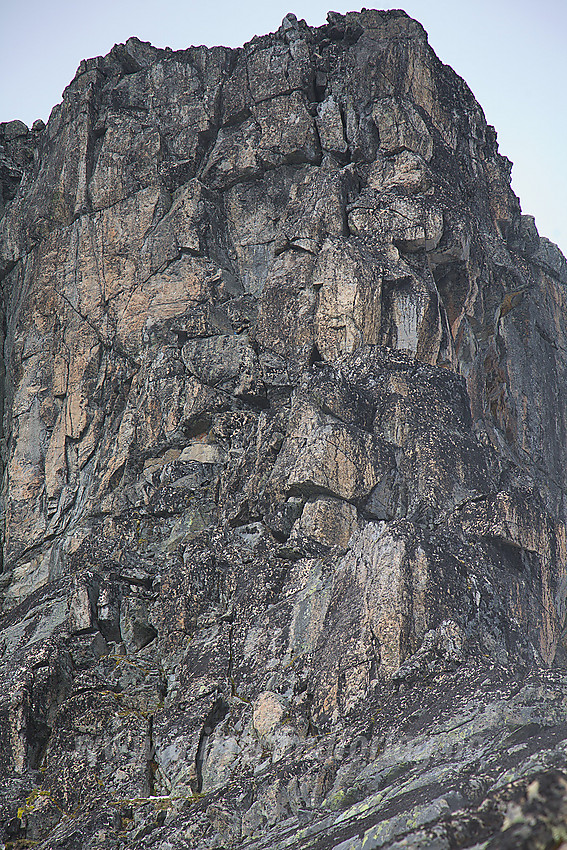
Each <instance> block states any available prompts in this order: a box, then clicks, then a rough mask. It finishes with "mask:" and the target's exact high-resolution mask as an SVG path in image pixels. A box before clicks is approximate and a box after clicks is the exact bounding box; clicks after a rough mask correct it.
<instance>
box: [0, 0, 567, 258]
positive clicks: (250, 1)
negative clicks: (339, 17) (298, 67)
mask: <svg viewBox="0 0 567 850" xmlns="http://www.w3.org/2000/svg"><path fill="white" fill-rule="evenodd" d="M0 3H1V6H0V8H1V9H2V12H1V18H0V21H1V28H0V29H1V31H0V80H1V83H0V121H10V120H12V119H14V118H19V119H20V120H22V121H25V123H26V124H28V125H30V124H31V123H32V122H33V121H34V120H35V119H36V118H42V119H43V120H45V121H46V120H47V118H48V117H49V113H50V111H51V109H52V107H53V106H54V105H55V104H56V103H58V102H59V101H60V100H61V93H62V91H63V89H64V88H65V86H66V85H67V84H68V83H69V81H70V80H71V79H72V77H73V76H74V74H75V70H76V68H77V66H78V64H79V62H80V60H81V59H83V58H87V57H91V56H97V55H101V54H105V53H108V51H109V50H110V49H111V47H112V46H113V44H115V43H117V42H123V41H125V40H126V39H127V38H129V37H130V36H131V35H136V36H138V37H139V38H141V39H143V40H144V41H150V42H152V44H154V45H156V46H157V47H166V46H169V47H172V48H173V49H174V50H177V49H183V48H185V47H189V46H190V45H194V44H207V45H213V44H224V45H227V46H231V47H237V46H240V45H242V44H243V43H244V42H245V41H249V40H250V39H251V38H252V37H253V36H254V35H262V34H264V33H266V32H272V31H273V30H275V29H277V28H278V26H279V24H280V22H281V19H282V18H283V16H284V15H285V14H286V13H287V12H294V13H295V14H296V15H297V17H298V18H305V20H306V21H307V22H308V23H309V24H312V25H316V26H317V25H321V24H323V23H324V22H325V18H326V13H327V11H328V9H329V8H332V9H334V11H337V12H346V11H349V10H351V9H359V8H360V6H356V5H353V4H351V3H332V0H322V1H321V0H284V2H280V0H272V2H265V0H264V2H259V0H240V2H237V3H235V2H233V0H230V2H228V0H209V2H203V0H200V2H195V0H188V2H185V3H183V2H181V0H152V2H149V1H148V0H97V2H96V3H93V2H88V3H86V2H83V0H50V2H48V1H46V0H24V2H22V0H20V1H19V2H17V0H0ZM366 3H367V4H368V5H369V6H372V7H373V8H378V9H388V8H396V5H399V6H401V8H403V9H405V11H406V12H407V13H408V14H409V15H411V16H412V17H414V18H417V19H418V20H419V21H421V23H422V24H423V26H424V27H425V29H426V30H427V32H428V33H429V42H430V44H431V46H432V47H433V49H434V50H435V52H436V53H437V55H438V56H439V58H440V59H441V60H442V61H443V62H445V63H447V64H449V65H452V67H453V68H454V69H455V70H456V71H457V73H458V74H460V75H461V76H462V77H464V78H465V80H466V81H467V83H468V84H469V86H470V87H471V89H472V91H473V92H474V94H475V95H476V97H477V100H478V101H479V102H480V104H481V106H482V107H483V109H484V111H485V114H486V117H487V120H488V121H489V123H491V124H494V126H495V127H496V130H497V131H498V139H499V144H500V151H501V153H503V154H505V155H506V156H507V157H509V159H511V160H512V162H513V163H514V169H513V171H512V186H513V188H514V190H515V192H516V194H517V195H519V196H520V200H521V204H522V210H523V212H525V213H529V214H531V215H535V217H536V223H537V225H538V229H539V232H540V234H541V235H543V236H547V237H549V238H550V239H552V240H553V241H554V242H557V243H558V244H559V245H560V247H561V248H562V250H563V252H564V253H567V212H566V209H567V145H566V141H565V140H566V139H567V0H538V1H537V2H535V0H530V2H528V0H408V2H405V3H401V4H394V3H381V2H374V3H372V2H371V0H366Z"/></svg>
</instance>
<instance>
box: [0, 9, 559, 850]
mask: <svg viewBox="0 0 567 850" xmlns="http://www.w3.org/2000/svg"><path fill="white" fill-rule="evenodd" d="M13 124H14V122H12V125H13ZM12 125H3V127H4V128H5V129H4V130H3V131H2V132H3V136H2V137H1V138H2V139H3V140H4V150H5V152H6V156H5V160H6V162H8V161H9V162H10V163H12V165H10V168H6V169H5V172H4V171H2V174H1V176H2V179H3V180H4V185H5V186H6V187H7V188H6V190H5V192H4V195H3V197H5V198H7V199H8V202H7V206H6V211H5V215H4V217H3V218H2V220H1V223H0V242H1V252H2V253H1V259H0V268H1V270H2V274H3V293H4V313H5V321H4V369H5V394H4V430H3V435H4V438H3V465H4V480H3V501H4V530H3V534H4V538H3V542H4V546H3V551H4V561H3V572H2V576H1V583H2V598H3V603H2V604H3V611H4V617H3V621H2V623H3V626H2V628H3V631H2V639H3V641H4V647H5V649H4V663H5V671H4V674H3V675H4V676H5V680H6V682H8V683H9V687H7V688H6V691H5V693H4V694H3V696H2V705H1V706H0V710H1V712H2V716H3V721H4V722H3V727H2V728H3V732H2V741H1V742H0V746H1V748H2V759H3V764H4V765H5V766H6V770H7V777H8V778H7V779H6V783H5V800H6V804H5V808H6V818H7V820H6V823H7V826H6V836H7V839H8V838H10V839H11V840H13V841H14V842H17V841H19V840H21V841H29V840H32V841H39V842H40V844H39V846H40V847H45V848H47V847H50V848H51V847H56V846H57V847H61V848H63V847H68V848H71V847H81V848H82V847H109V848H110V847H112V848H114V847H119V846H132V847H145V846H153V847H163V848H164V850H165V848H166V847H171V846H174V847H199V848H200V847H203V848H204V847H221V846H222V847H225V846H250V847H257V848H260V847H264V846H266V847H268V846H269V847H276V846H277V847H280V846H281V847H282V848H283V847H293V846H297V847H300V846H301V847H308V846H309V847H311V846H313V847H320V848H322V847H329V848H330V847H335V846H337V847H338V846H340V847H341V850H343V848H346V847H353V848H355V849H356V848H358V847H359V846H363V847H364V848H368V847H378V846H385V845H386V844H387V843H388V842H390V844H391V843H392V842H393V841H394V840H397V839H398V837H399V836H402V837H403V836H404V835H406V834H410V833H412V832H413V833H416V834H418V832H419V830H418V827H420V828H421V827H423V829H429V827H428V826H427V825H428V824H430V823H437V821H439V819H440V818H442V817H444V818H445V820H444V821H443V823H444V824H445V826H443V827H442V829H444V830H445V832H444V833H443V835H441V832H439V835H437V837H435V836H433V837H431V836H429V838H431V841H433V840H439V841H442V840H446V841H447V842H450V841H453V842H454V841H456V840H457V839H455V838H454V833H455V834H456V833H458V832H459V828H460V827H459V826H458V824H462V823H465V824H469V826H468V827H466V828H465V827H463V829H462V830H461V832H462V842H461V843H460V844H455V843H453V844H450V843H446V844H438V845H437V844H436V845H433V844H431V846H432V847H433V846H436V847H437V846H442V847H445V846H447V847H449V846H451V847H453V846H459V847H461V846H463V847H465V846H472V845H473V844H474V843H475V842H476V843H478V841H479V840H480V839H479V838H478V836H476V837H475V835H476V833H475V832H474V829H472V827H471V826H470V823H469V820H470V819H471V818H472V819H473V820H474V819H475V818H476V819H477V820H476V821H475V823H476V822H477V821H478V822H480V821H482V818H483V817H484V815H482V814H476V815H472V814H470V812H471V811H472V809H474V806H476V805H477V804H479V803H480V802H481V799H482V796H483V794H489V793H490V794H492V795H493V798H494V799H496V800H497V801H498V800H500V802H494V801H493V803H492V804H491V805H492V806H493V808H492V809H491V811H493V812H499V813H500V814H494V817H492V816H491V817H492V820H491V818H486V819H485V820H486V823H484V825H483V826H482V828H481V827H480V826H479V827H478V830H479V832H478V834H479V835H480V836H481V837H482V836H483V835H484V836H485V837H486V836H490V835H491V834H492V833H494V832H497V831H498V830H500V828H501V827H506V826H507V821H506V817H507V815H506V811H507V810H506V805H508V802H506V801H508V798H509V799H512V798H514V794H515V795H516V798H518V795H520V798H521V800H520V802H518V799H516V798H514V799H515V802H514V805H515V806H516V808H517V809H518V810H520V809H521V807H522V806H524V805H525V806H528V807H529V804H530V799H531V798H530V797H529V794H528V796H527V797H525V799H524V798H523V797H521V795H522V794H523V793H524V790H523V787H522V786H521V782H522V781H524V778H525V777H529V776H530V775H531V774H530V770H531V771H532V773H533V772H534V771H535V769H536V767H537V769H543V768H551V767H558V766H559V764H556V761H554V759H556V754H557V752H560V751H561V747H563V748H564V746H565V743H564V737H562V735H561V733H560V731H558V730H560V729H562V728H564V724H565V722H566V720H567V718H565V717H564V708H560V707H559V706H560V705H562V704H563V703H562V699H563V698H562V696H561V694H562V693H563V691H562V689H564V688H565V682H564V678H563V674H562V673H561V672H560V671H561V670H562V669H563V668H564V666H565V663H566V660H567V656H566V652H567V646H566V644H565V638H564V627H565V610H566V604H565V599H566V597H567V579H566V551H565V550H566V539H565V519H566V510H565V490H566V475H567V473H566V470H567V458H566V457H565V455H566V452H567V435H566V390H565V387H566V386H567V382H566V378H567V375H566V371H567V358H566V352H567V340H566V316H567V313H566V310H565V298H566V293H567V289H566V286H567V264H566V261H565V259H564V258H563V257H562V255H561V254H560V252H559V250H558V249H557V248H556V247H555V246H553V245H552V244H551V243H549V242H548V241H547V240H545V239H541V238H540V237H539V235H538V233H537V230H536V228H535V225H534V222H533V219H532V218H530V217H529V216H523V215H522V214H521V211H520V208H519V203H518V200H517V198H516V197H515V196H514V194H513V193H512V191H511V189H510V168H511V166H510V163H509V162H508V160H506V159H505V158H504V157H502V156H501V155H500V154H499V152H498V148H497V144H496V134H495V132H494V130H493V128H491V127H489V126H487V125H486V122H485V119H484V116H483V113H482V110H481V108H480V107H479V105H478V104H477V103H476V101H475V99H474V97H473V95H472V94H471V92H470V91H469V89H468V88H467V86H466V84H465V83H464V82H463V81H462V80H461V79H460V78H459V77H457V76H456V75H455V73H454V72H453V71H452V70H451V69H450V68H448V67H447V66H445V65H443V64H442V63H441V62H440V61H439V60H438V59H437V57H436V56H435V55H434V53H433V52H432V51H431V49H430V47H429V46H428V44H427V37H426V34H425V32H424V30H423V28H422V27H421V25H420V24H418V23H417V22H416V21H413V20H411V19H410V18H408V17H407V16H406V15H405V14H404V13H402V12H377V11H364V12H361V13H352V14H348V15H346V16H340V15H335V14H332V13H331V14H330V15H329V22H328V24H327V25H326V26H324V27H321V28H318V29H312V28H309V27H307V26H306V25H305V23H304V22H298V21H297V20H296V19H295V18H294V17H293V16H291V15H289V16H287V17H286V18H285V19H284V21H283V23H282V26H281V28H280V29H279V30H278V32H277V33H275V34H273V35H269V36H264V37H261V38H255V39H254V40H253V41H252V42H250V43H249V44H247V45H245V47H243V48H242V49H239V50H229V49H226V48H212V49H207V48H203V47H200V48H190V49H188V50H186V51H182V52H173V51H170V50H158V49H156V48H153V47H151V46H150V45H148V44H144V43H142V42H139V41H138V40H136V39H130V40H129V41H128V42H127V43H126V44H124V45H117V46H116V47H115V48H113V50H112V51H111V53H110V54H109V55H108V56H106V57H102V58H97V59H91V60H88V61H86V62H83V63H82V64H81V66H80V68H79V70H78V72H77V75H76V77H75V79H74V80H73V81H72V83H71V84H70V86H69V87H68V88H67V89H66V91H65V93H64V98H63V102H62V103H61V104H60V105H59V106H57V107H56V108H55V109H54V110H53V113H52V115H51V118H50V120H49V122H48V125H47V127H46V128H45V129H43V130H42V129H41V127H37V128H36V129H35V130H34V131H33V133H31V134H27V135H26V134H24V133H23V130H21V127H20V128H19V130H18V128H17V127H16V128H15V129H14V127H13V126H12ZM16 130H18V132H20V131H21V132H20V135H18V133H17V132H16ZM28 136H29V137H30V138H31V137H33V147H35V150H36V153H35V155H34V154H33V151H32V148H31V147H29V145H30V144H31V143H30V141H29V138H28ZM20 137H21V138H23V139H24V140H26V144H27V145H28V148H29V150H28V149H26V151H27V153H25V156H24V154H22V153H21V151H22V150H23V147H22V145H23V142H17V144H16V143H15V142H14V139H20ZM30 151H31V152H30ZM18 157H19V160H18ZM16 160H17V161H16ZM14 162H16V165H14ZM16 166H17V167H16ZM10 169H11V170H10ZM20 174H22V175H23V176H22V177H21V182H20V184H19V189H18V190H17V192H16V193H15V194H14V192H15V186H16V184H17V183H18V180H19V179H20ZM549 668H551V672H543V671H545V670H549ZM528 671H529V672H528ZM538 671H539V672H538ZM553 671H555V672H553ZM526 676H527V677H528V678H527V679H526V678H525V677H526ZM530 676H532V677H534V678H533V682H532V680H530V679H529V677H530ZM538 677H539V678H538ZM518 680H520V683H519V684H518V687H513V683H514V682H518ZM522 683H523V684H522ZM538 683H539V684H538ZM538 687H539V689H540V690H539V693H540V695H543V696H542V701H543V707H542V705H540V704H539V703H537V701H536V700H534V699H533V698H532V697H530V694H533V693H535V691H537V689H538ZM425 688H430V689H431V693H430V694H429V696H424V689H425ZM518 688H519V689H518ZM530 688H531V690H530ZM447 694H452V697H451V699H449V700H448V699H447ZM400 695H402V696H400ZM404 695H405V696H404ZM499 695H500V696H499ZM499 699H500V702H499ZM540 702H541V701H540ZM536 703H537V704H536ZM424 705H425V706H427V707H426V708H424ZM491 705H492V706H493V710H492V713H491V711H489V709H488V708H487V706H491ZM498 705H500V708H498V709H497V708H496V706H498ZM455 706H460V708H459V707H457V708H456V707H455ZM550 706H555V708H554V709H553V710H552V709H551V708H550ZM459 712H461V714H459ZM461 715H462V716H461ZM412 717H413V718H415V717H418V718H420V717H421V718H423V719H425V718H428V722H429V721H430V722H431V723H432V724H433V731H432V732H431V735H432V736H433V738H435V736H438V737H439V740H441V739H442V736H443V735H444V734H449V732H450V730H451V729H452V728H453V726H452V725H451V724H453V725H454V723H456V724H457V726H456V727H455V728H457V727H458V724H459V723H460V720H461V719H462V720H463V724H469V726H470V728H469V733H470V734H471V735H473V737H474V736H476V741H477V744H476V753H477V756H478V752H481V751H482V752H483V753H484V754H485V756H486V759H487V763H488V764H489V765H491V766H490V767H487V765H486V764H479V765H477V766H476V767H475V765H474V764H473V762H474V761H475V758H474V757H473V756H474V753H471V752H469V751H468V750H467V746H466V742H465V741H464V740H463V738H462V737H458V736H457V737H451V736H450V735H449V737H450V739H451V745H450V747H449V749H448V750H447V751H445V750H444V748H443V747H440V749H439V751H438V752H437V755H434V753H433V750H431V751H429V750H427V747H426V746H425V743H424V742H423V741H421V739H420V737H419V736H420V734H422V733H421V732H420V728H419V723H420V722H421V721H419V722H417V721H416V722H417V725H416V724H415V723H414V724H413V726H412V723H411V722H410V720H408V718H409V719H411V718H412ZM451 717H452V718H453V719H452V720H451V719H450V718H451ZM511 717H513V718H516V719H514V720H511V719H510V718H511ZM455 718H457V719H456V720H455ZM459 718H460V719H459ZM463 718H464V719H463ZM408 723H409V727H408ZM435 724H437V725H435ZM514 724H516V725H514ZM530 725H531V726H534V727H535V726H537V728H538V729H545V730H547V729H548V727H549V728H550V729H552V731H549V732H546V733H545V734H544V732H542V733H541V735H542V737H541V739H539V742H538V741H536V742H535V743H533V742H532V743H530V746H529V747H527V745H526V747H527V748H524V750H522V747H521V746H519V747H518V753H519V755H518V757H517V758H516V759H514V758H512V759H511V761H510V757H509V747H508V744H504V743H503V742H505V741H507V737H506V736H507V735H511V734H512V733H513V730H514V729H518V728H521V729H528V728H529V727H530ZM512 727H513V728H512ZM467 728H468V727H467ZM448 730H449V731H448ZM525 734H526V735H528V734H529V733H528V732H526V733H525ZM546 734H548V736H550V737H549V740H548V739H547V738H546V737H545V735H546ZM400 736H401V739H402V740H405V741H406V748H405V749H404V748H403V747H401V749H400V748H399V747H398V749H396V747H397V746H398V745H397V744H396V743H395V742H396V741H397V740H398V738H400ZM404 736H405V737H404ZM553 736H555V737H553ZM357 741H358V743H356V742H357ZM558 741H561V744H560V745H559V744H558ZM408 742H409V743H408ZM510 746H511V745H510ZM420 747H421V749H420ZM423 747H425V750H424V749H423ZM474 749H475V748H474V747H473V751H474ZM426 750H427V755H424V752H425V751H426ZM536 753H539V754H540V755H539V761H537V759H536V756H535V754H536ZM424 760H425V762H424ZM477 760H478V759H477ZM87 765H88V767H87ZM397 775H404V776H406V779H405V780H404V782H407V783H408V784H407V788H406V791H407V794H408V797H407V799H406V801H405V803H404V804H403V805H402V804H400V805H398V803H397V802H396V800H397V797H398V795H399V794H400V793H401V792H400V791H399V789H398V788H397V780H395V777H396V776H397ZM429 775H431V776H433V775H434V778H431V776H430V779H431V781H426V780H424V779H423V777H424V776H429ZM449 775H451V776H452V777H453V776H454V779H453V778H452V779H451V781H450V782H449V779H448V777H449ZM377 777H378V778H377ZM388 777H390V778H388ZM514 780H515V781H516V782H517V783H520V785H518V784H516V785H514V786H510V787H508V786H506V783H510V782H512V781H514ZM526 781H527V780H526ZM534 781H536V780H534ZM537 781H540V780H539V779H538V780H537ZM563 781H564V780H563V779H562V777H561V775H560V774H557V775H556V774H553V775H551V774H546V775H545V777H543V778H542V779H541V783H542V787H543V785H544V784H545V783H547V784H548V785H550V787H553V788H555V787H556V786H557V787H558V788H562V787H563V786H562V785H561V782H563ZM554 783H555V784H554ZM504 786H506V788H507V790H505V791H502V788H504ZM404 787H406V786H404ZM530 787H531V786H530ZM384 788H386V789H387V790H386V791H380V792H379V793H378V794H376V792H377V791H379V789H384ZM422 788H426V789H427V791H426V792H425V791H424V792H423V793H422V791H419V793H418V789H422ZM388 789H389V790H388ZM406 791H404V793H406ZM554 793H555V792H554ZM561 793H562V794H563V793H564V792H561ZM507 794H508V797H507V796H506V795H507ZM525 794H527V792H525ZM412 795H413V796H412ZM428 795H429V796H428ZM431 795H433V796H431ZM499 795H500V797H499ZM502 795H503V796H502ZM402 796H403V795H402ZM556 796H557V794H556ZM560 796H561V795H560ZM26 798H27V801H26V802H22V801H24V800H26ZM501 798H502V800H504V802H501ZM491 799H492V798H491ZM554 799H555V798H554ZM361 800H364V801H365V802H364V803H361V802H359V801H361ZM522 801H523V802H522ZM510 805H512V803H510ZM436 806H437V808H436ZM498 806H500V808H498ZM160 807H161V808H160ZM467 807H468V809H467ZM471 807H472V809H471ZM485 809H486V807H485ZM485 809H482V806H481V809H480V810H479V811H481V812H484V811H485ZM461 810H466V811H468V812H469V814H467V815H463V814H462V811H461ZM454 811H460V812H461V813H460V814H458V815H454V818H456V820H455V824H456V825H455V824H453V826H451V825H450V822H449V820H447V818H449V815H451V816H452V817H453V815H452V813H453V812H454ZM412 812H413V814H412ZM408 813H409V814H408ZM500 815H501V816H500ZM548 815H549V812H548V813H546V814H543V815H541V820H542V823H543V820H545V817H548ZM467 817H468V818H469V820H467ZM549 817H556V819H557V817H559V815H557V813H555V814H553V813H552V814H551V815H549ZM404 818H405V820H404ZM412 818H413V820H412ZM499 818H500V819H499ZM414 821H415V824H416V825H415V827H411V826H409V824H411V823H413V822H414ZM471 822H472V821H471ZM508 826H509V824H508ZM436 828H437V827H436ZM542 828H543V827H542ZM546 828H547V827H546ZM439 829H441V827H439ZM416 830H417V832H416ZM451 830H452V831H451ZM483 830H484V832H483ZM323 836H326V837H325V838H324V837H323ZM451 836H453V837H451ZM429 838H427V840H429ZM469 839H470V840H469ZM473 839H474V840H473ZM400 840H402V838H400ZM403 840H404V841H405V840H406V839H403ZM407 840H410V839H407ZM412 840H413V839H412ZM459 840H460V839H459ZM487 840H488V839H487ZM171 841H173V844H171V843H168V842H171ZM362 841H364V842H366V843H364V844H362V843H361V842H362ZM415 841H417V842H418V843H416V844H415V846H416V847H426V846H430V845H429V844H426V843H425V842H426V836H425V833H424V834H423V835H421V837H419V834H418V837H417V838H415ZM56 842H60V843H56ZM73 842H75V843H73ZM97 842H98V843H97ZM160 842H161V843H160ZM243 842H244V843H243ZM246 842H249V843H246ZM278 842H280V843H278ZM342 842H344V845H343V843H342ZM356 842H359V843H356ZM380 842H382V843H380ZM419 842H421V843H419ZM467 842H468V843H467ZM22 846H24V845H22ZM388 846H390V845H388ZM392 846H393V844H392ZM400 846H414V845H408V844H404V845H400Z"/></svg>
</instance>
